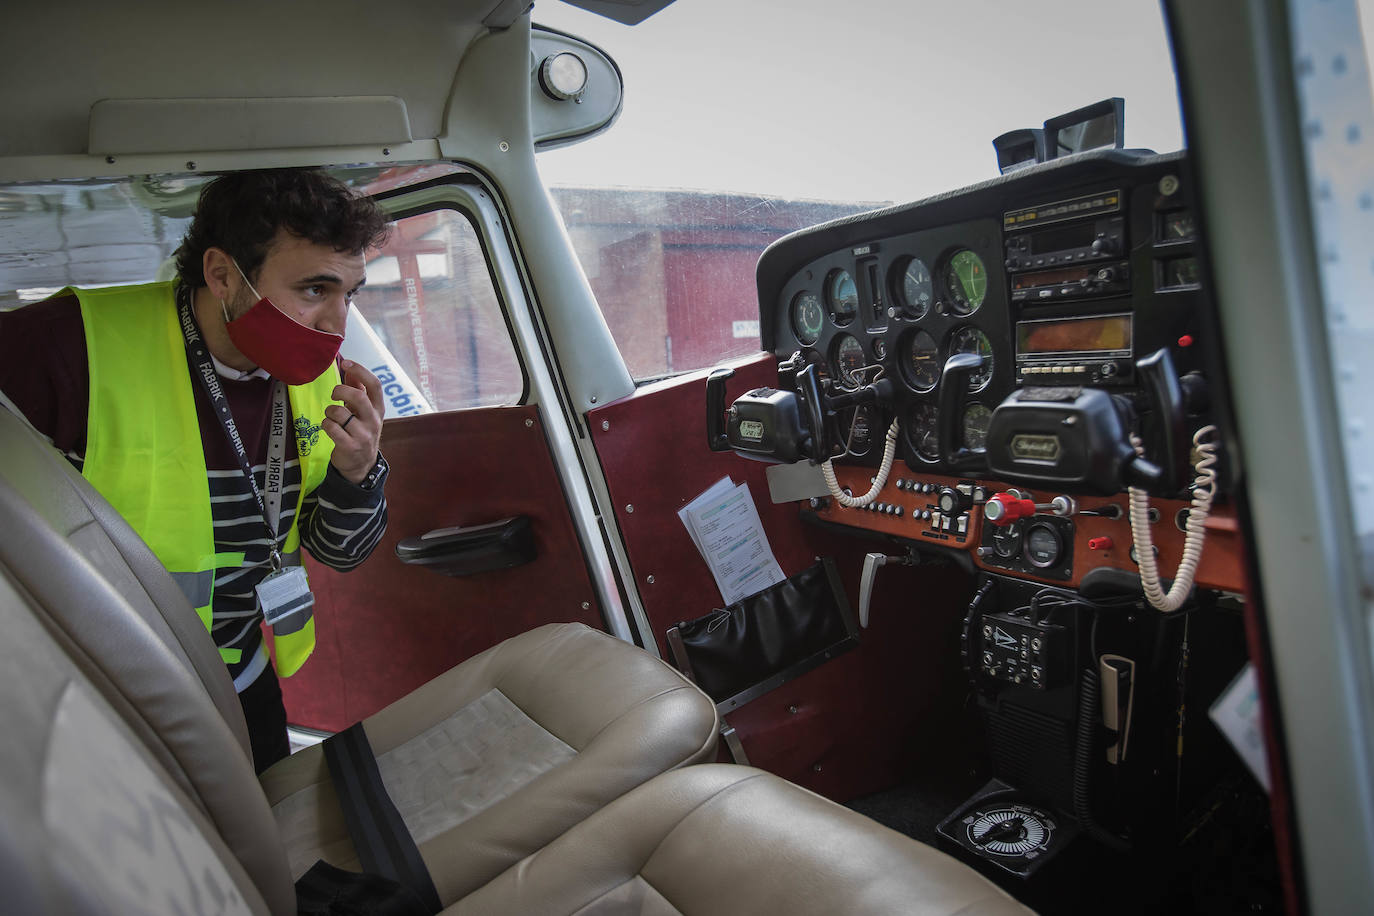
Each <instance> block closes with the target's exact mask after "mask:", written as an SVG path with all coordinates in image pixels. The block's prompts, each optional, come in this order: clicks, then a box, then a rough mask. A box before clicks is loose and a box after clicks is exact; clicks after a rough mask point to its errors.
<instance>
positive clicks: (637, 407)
mask: <svg viewBox="0 0 1374 916" xmlns="http://www.w3.org/2000/svg"><path fill="white" fill-rule="evenodd" d="M776 384H777V365H776V362H775V361H774V359H773V357H772V356H771V355H769V354H766V353H760V354H759V356H758V357H757V358H756V359H754V360H751V361H749V362H747V363H745V364H743V365H740V366H737V367H736V368H735V376H734V378H732V379H731V380H730V381H729V382H728V383H727V390H726V403H727V404H728V403H730V402H731V401H733V400H734V399H735V398H737V397H739V396H740V395H741V394H743V393H744V392H746V391H749V390H750V389H753V388H758V387H760V386H764V385H776ZM589 417H590V419H591V421H592V422H591V423H590V424H589V425H590V427H591V429H592V435H593V439H594V441H595V443H596V448H597V454H598V455H599V456H600V460H601V465H602V468H603V470H604V472H605V474H606V480H607V484H608V486H609V488H610V492H611V496H612V500H613V503H614V506H615V512H616V522H617V523H618V524H619V526H620V530H621V533H622V534H623V535H624V537H625V542H626V549H627V552H628V554H629V558H630V563H631V566H632V567H633V570H634V575H635V579H636V581H637V582H638V583H639V592H640V595H642V596H643V599H644V606H645V612H646V614H647V616H648V618H649V622H650V625H651V627H652V628H653V635H654V638H655V640H656V641H657V642H658V645H659V649H660V651H661V652H662V653H663V656H664V658H669V657H670V656H669V654H668V650H667V646H666V644H665V641H664V633H665V632H666V631H667V630H668V628H669V627H671V626H672V625H673V624H674V623H676V622H678V621H681V620H688V619H691V618H694V617H700V616H701V615H703V614H707V613H709V612H710V611H711V609H712V608H717V607H720V606H721V604H722V601H721V595H720V590H719V589H718V588H717V586H716V583H715V580H714V579H713V578H712V576H711V572H710V569H709V568H708V567H707V565H706V561H705V560H704V559H702V557H701V555H700V554H699V553H698V552H697V549H696V547H695V546H694V545H693V544H692V540H691V538H690V537H689V536H688V534H687V530H686V528H685V527H684V526H683V524H682V522H681V520H679V519H678V516H677V512H678V510H679V509H681V508H682V507H683V505H685V504H686V503H688V502H690V501H691V500H692V499H694V498H696V496H697V495H699V494H700V493H701V492H702V491H703V490H705V489H706V488H707V487H709V486H710V485H711V484H713V483H715V482H716V481H717V480H719V479H720V478H721V477H724V476H727V475H728V476H729V477H731V478H732V479H733V480H734V481H735V483H744V482H747V483H748V484H749V490H750V493H751V494H752V495H753V498H754V503H755V505H757V507H758V510H759V518H760V520H761V521H762V522H763V526H764V529H765V531H766V532H767V534H768V539H769V543H770V546H771V547H772V548H773V553H774V554H775V555H776V556H777V559H778V564H779V565H780V566H781V567H782V571H783V573H785V574H786V575H794V574H796V573H798V572H801V571H802V570H803V569H805V568H806V567H808V566H810V565H811V564H812V563H813V562H815V558H816V557H818V556H830V557H834V558H835V560H836V563H837V565H838V567H839V570H840V574H841V578H842V579H843V580H844V585H845V594H846V595H847V597H848V600H849V603H850V606H851V608H853V607H855V606H856V605H857V602H858V579H859V570H860V568H861V566H862V563H863V555H864V552H865V551H867V550H885V551H886V552H888V553H893V552H896V549H895V548H892V547H891V545H887V544H883V543H881V542H875V541H873V540H860V539H856V538H849V537H842V536H839V535H836V534H832V533H830V532H827V531H823V530H821V529H819V528H816V527H813V526H810V525H804V524H803V523H802V522H801V519H800V513H799V510H798V507H797V504H795V503H789V504H784V505H774V504H773V502H772V500H771V499H770V497H769V493H768V480H767V476H766V469H767V467H768V466H767V465H766V464H764V463H762V462H758V461H750V460H747V459H744V458H740V457H738V456H736V455H735V454H733V453H732V452H720V453H717V452H712V451H710V450H709V449H708V448H707V446H706V372H696V373H690V374H688V375H683V376H679V377H677V378H674V379H671V380H669V381H666V382H662V383H660V384H657V385H652V386H646V387H644V388H641V389H640V390H639V391H637V392H635V394H634V395H632V396H630V397H628V398H624V399H622V400H620V401H616V402H614V403H612V404H607V405H606V406H604V407H601V408H598V409H597V410H594V411H592V412H591V413H590V414H589ZM629 506H633V507H634V511H630V510H629V508H628V507H629ZM650 577H652V578H653V581H652V582H650V581H649V579H650ZM970 588H971V584H970V578H969V576H968V574H967V573H965V572H963V571H961V570H959V569H957V568H955V567H952V566H947V567H939V566H934V567H918V568H915V569H902V568H897V567H889V568H887V569H885V570H884V573H883V575H882V576H880V577H879V579H878V584H877V590H876V592H875V600H874V609H875V615H874V618H873V620H872V622H871V626H870V627H869V628H868V629H866V630H863V631H861V632H860V635H859V646H858V647H857V648H855V649H853V650H852V651H850V652H847V653H845V654H844V655H841V656H839V657H838V658H836V659H834V660H832V661H830V662H827V663H826V664H824V665H821V666H820V667H819V668H816V669H814V670H813V671H810V672H808V673H807V674H804V675H802V676H801V677H799V678H797V679H795V680H793V681H790V682H788V683H787V684H784V685H783V686H782V687H779V688H778V689H776V690H774V691H772V692H771V693H767V694H764V695H763V696H762V697H759V698H758V699H755V700H753V701H752V702H750V703H747V704H745V705H744V706H741V707H740V708H738V709H736V710H734V711H731V712H730V713H729V714H728V716H727V718H728V721H729V722H730V724H731V725H733V726H734V727H735V730H736V732H737V733H738V735H739V737H740V739H741V741H742V742H743V744H744V749H745V751H746V752H747V753H748V754H749V758H750V762H751V763H752V764H754V765H755V766H758V767H761V768H763V769H766V770H770V771H772V772H775V773H778V774H780V775H782V776H785V777H786V778H788V779H790V780H792V781H794V782H796V783H798V784H800V785H803V786H805V787H807V788H809V789H812V790H814V791H817V792H821V793H823V794H825V795H828V796H830V797H831V798H837V799H842V800H843V799H848V798H853V797H855V796H857V795H861V794H863V793H865V792H870V791H873V790H875V789H878V788H881V787H884V786H888V785H892V784H893V783H895V782H897V781H899V779H900V778H901V777H902V775H903V774H905V773H908V772H910V770H911V768H912V767H913V766H914V765H916V763H917V762H919V760H920V759H921V757H922V755H923V752H927V753H928V752H929V749H930V748H933V747H938V746H939V743H940V741H941V740H944V738H945V737H947V736H943V735H941V734H940V727H941V723H939V722H937V721H935V719H934V718H933V710H934V708H935V706H936V703H935V700H936V699H937V698H938V697H940V696H942V695H943V694H944V693H945V692H946V691H950V690H954V691H963V690H965V689H966V685H965V684H964V683H962V681H961V679H960V676H959V671H958V659H959V641H958V631H959V624H960V622H961V620H962V615H963V608H964V605H965V604H966V603H967V601H968V597H969V591H970ZM894 608H895V609H898V611H897V612H895V613H894V612H892V609H894ZM893 735H900V736H902V739H900V740H898V741H893V739H892V736H893Z"/></svg>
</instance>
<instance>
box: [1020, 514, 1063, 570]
mask: <svg viewBox="0 0 1374 916" xmlns="http://www.w3.org/2000/svg"><path fill="white" fill-rule="evenodd" d="M1063 553H1064V540H1063V538H1061V537H1060V536H1059V532H1058V531H1056V530H1055V529H1054V527H1053V526H1051V525H1049V524H1047V523H1045V522H1037V523H1036V524H1034V525H1031V526H1030V527H1029V528H1027V529H1026V546H1025V550H1024V554H1025V557H1026V562H1028V563H1030V565H1032V566H1034V567H1036V568H1038V569H1049V568H1050V567H1051V566H1058V565H1059V560H1060V558H1061V557H1062V556H1063Z"/></svg>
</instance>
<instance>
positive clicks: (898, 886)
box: [445, 764, 1031, 916]
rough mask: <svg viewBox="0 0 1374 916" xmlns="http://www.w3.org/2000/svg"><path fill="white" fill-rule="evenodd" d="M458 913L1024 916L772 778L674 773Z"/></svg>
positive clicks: (985, 884) (962, 869) (952, 870)
mask: <svg viewBox="0 0 1374 916" xmlns="http://www.w3.org/2000/svg"><path fill="white" fill-rule="evenodd" d="M445 912H447V913H450V914H453V916H459V914H474V916H475V914H479V913H520V914H522V916H571V914H574V913H576V914H578V916H610V914H620V913H635V914H638V916H697V914H700V916H708V914H709V916H757V914H761V913H786V914H787V916H812V914H814V916H834V914H837V913H844V914H846V916H866V914H874V916H877V914H893V913H907V914H914V916H955V914H959V916H973V914H980V916H983V914H987V916H1003V914H1007V916H1011V914H1020V916H1024V914H1027V913H1030V912H1031V911H1030V910H1028V909H1026V908H1025V907H1024V906H1022V905H1021V904H1019V903H1017V902H1016V901H1015V900H1013V899H1012V898H1011V897H1009V896H1008V895H1007V894H1006V893H1004V892H1003V891H1001V890H1000V889H998V888H997V887H996V886H995V885H994V884H992V883H991V882H990V881H988V880H987V879H985V878H983V877H982V876H980V875H979V874H978V873H977V872H975V871H973V869H971V868H969V867H968V866H966V865H963V864H961V863H959V862H956V861H955V860H954V859H952V858H950V857H949V856H947V855H945V854H944V853H942V852H938V851H936V850H934V849H932V848H930V847H929V846H926V845H925V844H923V843H918V842H916V841H915V840H912V839H910V838H908V837H905V836H902V835H901V834H899V833H896V832H894V831H892V830H889V829H887V828H886V827H882V826H880V825H878V824H876V823H874V822H873V821H872V820H870V819H869V818H866V817H864V816H863V815H860V814H856V813H854V812H853V811H850V810H849V809H847V808H843V807H841V806H840V805H837V804H835V803H834V802H831V801H829V800H827V799H824V798H821V797H820V796H819V795H816V794H814V793H812V792H808V791H807V790H806V789H803V788H801V787H799V786H796V785H794V784H792V783H790V782H787V781H786V780H783V779H779V778H778V777H776V776H773V775H771V774H769V773H765V772H763V771H762V770H755V769H751V768H749V767H741V766H735V765H734V764H706V765H703V766H696V767H688V768H686V769H683V770H678V771H675V772H672V773H665V774H664V775H662V776H659V777H657V778H656V779H654V780H652V781H651V782H649V783H647V784H645V785H643V786H641V787H640V788H638V789H636V790H635V791H633V792H631V793H629V794H628V795H626V796H625V797H624V798H621V799H619V800H617V801H615V802H613V803H612V804H610V805H608V806H606V807H605V808H603V809H602V810H601V811H598V812H597V813H596V815H594V816H593V817H590V818H588V819H587V820H586V821H585V822H584V823H582V824H579V825H578V826H577V827H575V828H573V829H572V830H570V831H568V832H567V833H566V834H564V835H563V836H562V837H559V839H558V840H556V841H555V842H553V843H551V844H550V845H548V846H547V847H545V848H544V849H542V850H540V851H539V852H537V853H535V854H534V855H532V856H530V857H529V858H528V859H526V860H525V861H523V862H521V863H520V864H519V865H517V866H516V867H515V868H512V869H509V870H507V871H506V872H505V873H504V874H502V875H501V876H500V877H498V878H497V879H496V880H494V881H492V882H491V883H489V884H487V885H486V886H485V887H483V888H481V889H480V890H478V891H476V892H474V893H473V894H471V895H469V896H468V897H466V898H464V899H463V900H461V901H459V902H458V904H457V905H456V906H453V907H451V908H449V909H448V910H446V911H445Z"/></svg>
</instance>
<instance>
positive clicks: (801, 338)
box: [791, 290, 825, 347]
mask: <svg viewBox="0 0 1374 916" xmlns="http://www.w3.org/2000/svg"><path fill="white" fill-rule="evenodd" d="M791 313H792V333H793V334H796V335H797V343H799V344H801V345H802V346H803V347H810V346H812V345H814V344H815V343H816V341H817V340H819V339H820V336H821V328H822V327H823V326H824V324H825V310H824V309H822V308H821V300H820V297H819V296H817V295H816V294H815V293H813V292H809V291H806V290H803V291H802V292H800V293H797V295H796V296H795V297H793V299H792V307H791Z"/></svg>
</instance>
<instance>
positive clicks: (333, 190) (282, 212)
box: [176, 169, 389, 289]
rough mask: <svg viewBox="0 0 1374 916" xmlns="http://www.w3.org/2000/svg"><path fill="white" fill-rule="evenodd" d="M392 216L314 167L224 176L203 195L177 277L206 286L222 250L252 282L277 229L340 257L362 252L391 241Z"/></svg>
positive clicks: (180, 253)
mask: <svg viewBox="0 0 1374 916" xmlns="http://www.w3.org/2000/svg"><path fill="white" fill-rule="evenodd" d="M388 228H389V227H388V225H387V219H386V215H385V214H384V213H383V212H382V211H381V210H380V209H379V208H378V207H377V205H376V204H375V203H373V202H372V201H371V200H370V199H369V198H366V197H362V196H359V195H358V194H355V193H354V192H353V191H352V190H351V189H349V187H348V186H347V185H345V184H343V183H342V182H340V181H337V180H335V179H334V178H331V177H330V176H328V175H326V174H325V173H324V172H321V171H318V170H316V169H270V170H264V171H256V172H234V173H231V174H228V175H221V176H220V177H218V178H216V179H215V180H214V181H211V182H210V183H209V184H207V185H206V186H205V187H204V188H202V189H201V192H200V202H199V203H198V204H197V205H196V213H195V218H194V219H192V220H191V228H190V229H188V230H186V237H185V238H184V239H182V240H181V247H180V248H178V249H177V252H176V259H177V278H178V280H179V281H180V282H181V284H182V285H183V286H187V287H189V288H191V289H196V288H198V287H201V286H204V285H205V274H204V271H203V269H202V265H203V263H204V257H205V250H206V249H207V248H212V247H213V248H223V249H224V250H225V251H227V252H229V254H230V255H232V256H233V257H234V259H235V260H236V261H238V263H239V267H241V268H243V272H244V273H245V274H247V275H248V276H249V278H256V277H257V273H258V269H259V268H260V267H262V262H263V261H264V260H265V259H266V257H267V251H268V248H269V246H270V245H271V243H272V240H273V239H274V238H276V235H277V232H278V230H281V229H285V230H286V231H287V232H289V233H291V234H292V235H295V236H297V237H299V238H303V239H305V240H306V241H309V242H314V243H315V244H317V245H329V246H331V247H333V248H334V250H335V251H344V252H348V253H350V254H361V253H362V252H364V251H366V250H367V249H368V248H371V247H375V246H379V245H381V244H383V243H384V242H385V241H386V236H387V232H388Z"/></svg>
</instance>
